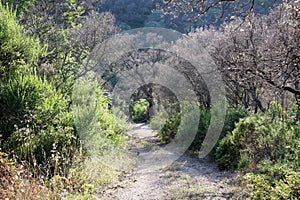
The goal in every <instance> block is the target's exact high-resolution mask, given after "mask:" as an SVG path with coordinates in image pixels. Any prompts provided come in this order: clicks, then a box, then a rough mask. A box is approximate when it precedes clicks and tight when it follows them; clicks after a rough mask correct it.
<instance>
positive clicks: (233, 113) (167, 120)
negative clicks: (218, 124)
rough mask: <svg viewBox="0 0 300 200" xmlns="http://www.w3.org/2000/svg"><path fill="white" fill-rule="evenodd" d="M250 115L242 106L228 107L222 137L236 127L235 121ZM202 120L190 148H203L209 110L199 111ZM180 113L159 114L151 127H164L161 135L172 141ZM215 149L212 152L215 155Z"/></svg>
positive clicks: (193, 110)
mask: <svg viewBox="0 0 300 200" xmlns="http://www.w3.org/2000/svg"><path fill="white" fill-rule="evenodd" d="M184 109H185V111H187V112H188V113H192V114H191V115H196V114H193V113H194V112H196V110H197V109H194V107H193V105H186V106H185V108H184ZM247 115H248V113H247V111H246V109H244V108H242V107H236V108H228V109H227V112H226V118H225V123H224V127H223V129H222V132H221V135H220V138H224V137H225V136H226V134H227V133H230V132H231V131H232V130H233V129H234V128H235V123H237V122H238V121H239V119H241V118H243V117H246V116H247ZM199 117H200V121H199V127H198V131H197V134H196V136H195V138H194V140H193V142H192V144H191V146H190V147H189V150H192V151H198V150H199V149H200V148H201V145H202V142H203V141H204V139H205V136H206V133H207V129H208V127H209V125H210V118H211V113H210V111H209V110H206V109H200V113H199ZM180 120H181V117H180V114H173V115H172V116H169V117H166V115H163V114H157V115H156V116H155V117H154V118H153V119H151V122H150V126H151V127H154V128H155V127H162V128H161V129H160V131H159V136H160V137H161V139H162V141H163V142H170V141H171V139H172V138H174V137H175V135H176V133H177V131H178V126H179V124H180ZM159 122H164V125H161V124H160V123H159ZM190 131H191V130H185V132H186V133H189V132H190ZM214 151H215V150H213V152H212V153H211V155H212V156H213V154H214Z"/></svg>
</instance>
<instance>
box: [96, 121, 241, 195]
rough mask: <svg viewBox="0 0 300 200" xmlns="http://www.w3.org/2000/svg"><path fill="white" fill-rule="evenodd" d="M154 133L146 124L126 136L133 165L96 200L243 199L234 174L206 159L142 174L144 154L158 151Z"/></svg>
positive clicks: (189, 157)
mask: <svg viewBox="0 0 300 200" xmlns="http://www.w3.org/2000/svg"><path fill="white" fill-rule="evenodd" d="M156 135H157V133H156V132H155V131H153V130H151V129H150V128H149V126H148V125H147V124H136V125H134V127H133V129H132V131H130V132H128V136H129V138H130V147H129V151H130V153H131V155H132V157H134V160H135V161H136V162H135V165H133V166H132V167H131V168H130V170H128V171H126V172H124V173H123V175H122V176H121V178H120V180H119V181H118V182H117V183H114V184H112V185H110V186H109V187H107V188H105V189H103V190H102V191H101V192H100V193H99V194H98V197H99V199H104V200H111V199H116V200H117V199H120V200H161V199H163V200H164V199H220V200H225V199H245V198H246V197H245V195H242V193H241V192H240V191H241V188H239V187H237V186H236V185H237V181H238V179H239V177H238V175H237V174H234V173H231V172H224V171H219V170H218V168H217V166H216V164H215V163H214V162H212V161H210V160H209V159H202V160H200V159H199V158H198V157H197V156H192V155H187V154H184V155H182V156H181V157H180V158H179V159H177V160H175V161H174V162H173V163H172V164H171V165H169V166H167V167H164V168H162V169H154V168H153V170H145V169H144V168H143V166H144V165H143V163H142V162H143V161H142V156H141V155H143V153H147V152H150V151H155V150H156V149H158V148H161V144H160V143H159V139H158V138H157V137H156Z"/></svg>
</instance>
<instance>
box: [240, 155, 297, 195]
mask: <svg viewBox="0 0 300 200" xmlns="http://www.w3.org/2000/svg"><path fill="white" fill-rule="evenodd" d="M258 168H259V172H258V173H257V174H255V173H248V174H246V175H245V178H246V180H248V182H249V186H250V187H251V188H252V193H251V199H257V200H258V199H266V200H267V199H270V200H271V199H297V198H298V197H299V196H300V171H299V168H298V170H296V169H294V168H293V167H292V166H291V165H290V164H286V163H273V162H270V161H268V160H265V161H263V162H262V163H261V164H260V165H259V166H258Z"/></svg>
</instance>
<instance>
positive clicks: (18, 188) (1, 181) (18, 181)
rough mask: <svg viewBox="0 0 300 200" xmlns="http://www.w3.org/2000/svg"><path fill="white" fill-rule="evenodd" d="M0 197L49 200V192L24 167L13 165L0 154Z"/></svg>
mask: <svg viewBox="0 0 300 200" xmlns="http://www.w3.org/2000/svg"><path fill="white" fill-rule="evenodd" d="M0 196H1V199H5V200H11V199H14V200H24V199H25V200H26V199H28V200H29V199H30V200H35V199H51V191H50V190H49V189H48V188H47V187H45V186H42V184H41V182H40V181H39V180H38V179H37V178H34V177H33V175H32V173H30V172H29V171H28V170H26V168H25V167H24V165H21V164H15V163H14V162H13V161H12V160H9V159H8V158H7V155H6V154H4V153H1V152H0ZM53 199H54V198H53Z"/></svg>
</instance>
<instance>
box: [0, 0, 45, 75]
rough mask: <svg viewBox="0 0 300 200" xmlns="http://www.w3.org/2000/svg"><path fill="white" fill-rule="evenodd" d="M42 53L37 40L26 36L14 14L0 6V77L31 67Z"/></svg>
mask: <svg viewBox="0 0 300 200" xmlns="http://www.w3.org/2000/svg"><path fill="white" fill-rule="evenodd" d="M43 52H44V50H43V49H42V48H41V46H40V44H39V40H37V39H34V38H31V37H28V36H26V34H25V30H24V29H23V27H21V26H20V25H19V24H18V22H17V20H16V13H15V12H14V11H12V10H11V9H9V8H8V6H6V7H5V6H2V4H0V77H1V76H4V77H6V78H7V77H8V76H10V75H11V74H13V73H14V72H16V71H24V70H26V66H31V67H33V66H34V65H35V64H36V62H37V61H38V58H39V56H40V55H41V54H42V53H43Z"/></svg>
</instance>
